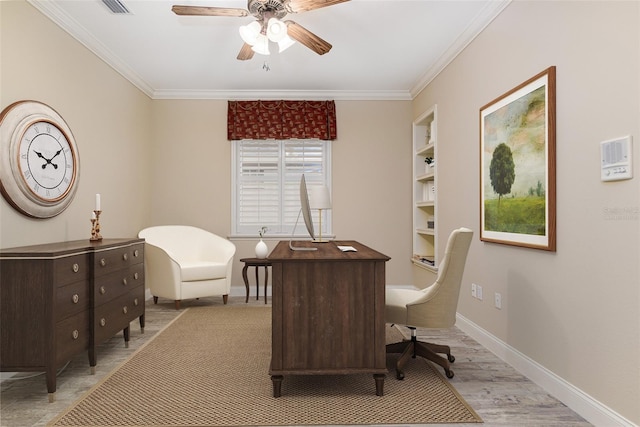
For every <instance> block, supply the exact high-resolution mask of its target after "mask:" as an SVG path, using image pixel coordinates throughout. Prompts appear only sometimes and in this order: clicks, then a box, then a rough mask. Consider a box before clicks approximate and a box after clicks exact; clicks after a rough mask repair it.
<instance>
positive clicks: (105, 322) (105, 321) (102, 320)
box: [100, 317, 107, 326]
mask: <svg viewBox="0 0 640 427" xmlns="http://www.w3.org/2000/svg"><path fill="white" fill-rule="evenodd" d="M106 324H107V319H105V318H104V317H103V318H102V319H100V326H104V325H106Z"/></svg>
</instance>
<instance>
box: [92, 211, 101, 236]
mask: <svg viewBox="0 0 640 427" xmlns="http://www.w3.org/2000/svg"><path fill="white" fill-rule="evenodd" d="M101 212H102V211H98V210H94V211H93V213H94V214H95V215H96V217H95V218H91V238H90V239H89V240H90V241H92V242H95V241H99V240H102V235H101V234H100V213H101Z"/></svg>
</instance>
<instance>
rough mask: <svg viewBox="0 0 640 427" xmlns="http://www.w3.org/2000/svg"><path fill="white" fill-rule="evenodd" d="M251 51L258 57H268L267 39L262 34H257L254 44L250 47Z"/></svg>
mask: <svg viewBox="0 0 640 427" xmlns="http://www.w3.org/2000/svg"><path fill="white" fill-rule="evenodd" d="M251 50H253V51H254V52H256V53H259V54H260V55H269V39H268V38H267V36H265V35H264V34H258V37H257V38H256V42H255V44H253V46H251Z"/></svg>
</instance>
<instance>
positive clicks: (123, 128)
mask: <svg viewBox="0 0 640 427" xmlns="http://www.w3.org/2000/svg"><path fill="white" fill-rule="evenodd" d="M0 13H1V17H0V19H1V21H0V24H1V25H0V27H1V31H2V32H1V39H0V40H1V46H0V63H1V69H0V73H1V74H0V104H1V105H0V108H1V109H4V108H5V107H6V106H7V105H9V104H11V103H13V102H15V101H18V100H23V99H33V100H38V101H41V102H44V103H46V104H48V105H49V106H51V107H52V108H53V109H55V110H56V111H57V112H58V113H60V114H61V115H62V117H63V118H64V119H65V121H66V122H67V123H68V124H69V126H70V127H71V130H72V132H73V135H74V137H75V139H76V143H77V145H78V151H79V153H80V180H79V183H78V191H77V193H76V195H75V198H74V200H73V202H72V203H71V205H70V206H69V207H68V208H67V209H66V210H65V211H64V212H62V213H61V214H60V215H58V216H57V217H54V218H52V219H47V220H38V219H29V218H27V217H25V216H23V215H21V214H19V213H17V212H16V211H15V210H13V208H11V206H10V205H9V204H8V203H7V202H6V201H5V199H4V198H1V200H0V247H5V248H6V247H12V246H22V245H27V244H36V243H46V242H56V241H63V240H76V239H84V238H87V239H88V238H89V237H90V232H91V224H90V222H89V219H90V218H91V211H92V209H93V208H94V201H95V193H101V194H102V209H103V211H104V212H103V214H102V216H101V217H100V219H101V221H100V222H101V225H102V234H103V236H105V237H125V236H133V235H135V234H136V233H137V230H138V229H139V228H140V226H141V225H142V224H144V222H145V221H146V219H147V217H148V212H149V196H148V191H147V189H148V183H149V167H150V165H151V164H150V162H149V161H148V151H149V150H148V144H149V142H150V138H149V130H150V128H151V126H150V125H151V122H150V119H151V114H150V113H151V111H150V106H151V100H150V99H149V98H148V97H146V96H145V95H143V94H142V93H141V92H140V91H139V90H138V89H136V88H135V87H134V86H133V85H131V84H130V83H129V82H128V81H126V80H124V79H123V78H122V77H121V76H120V75H119V74H118V73H116V72H115V71H113V69H111V68H109V67H107V66H106V65H105V63H104V62H102V61H101V60H99V59H98V58H97V57H96V56H95V55H94V54H92V53H91V52H89V51H88V50H87V49H86V48H85V47H84V46H82V45H81V44H80V43H78V42H77V41H75V40H74V39H73V38H72V37H71V36H69V35H68V34H67V33H66V32H64V31H62V30H60V29H59V28H58V27H57V26H56V25H55V24H54V23H52V22H51V21H50V20H49V19H47V18H45V17H44V16H43V15H42V14H40V13H39V12H37V11H36V10H35V9H34V8H33V7H32V6H30V5H29V4H27V3H26V2H23V1H11V2H0Z"/></svg>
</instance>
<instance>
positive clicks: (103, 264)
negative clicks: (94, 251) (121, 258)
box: [100, 258, 107, 267]
mask: <svg viewBox="0 0 640 427" xmlns="http://www.w3.org/2000/svg"><path fill="white" fill-rule="evenodd" d="M100 265H101V266H103V267H104V266H105V265H107V260H106V259H104V258H102V259H101V260H100Z"/></svg>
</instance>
